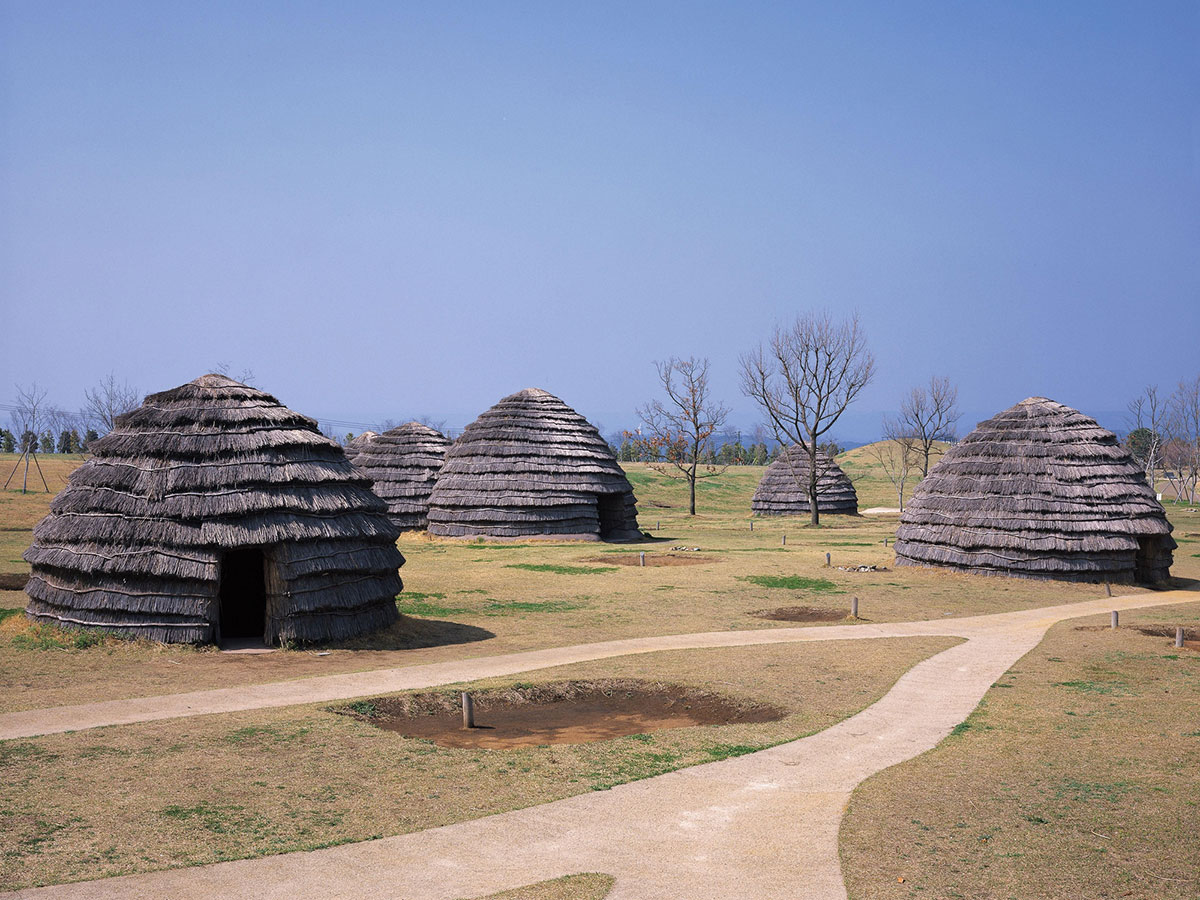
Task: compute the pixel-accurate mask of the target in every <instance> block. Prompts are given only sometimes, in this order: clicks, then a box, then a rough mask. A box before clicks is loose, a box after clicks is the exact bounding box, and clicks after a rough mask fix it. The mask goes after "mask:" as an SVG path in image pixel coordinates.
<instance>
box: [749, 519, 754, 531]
mask: <svg viewBox="0 0 1200 900" xmlns="http://www.w3.org/2000/svg"><path fill="white" fill-rule="evenodd" d="M750 530H751V531H753V530H754V520H753V519H751V520H750Z"/></svg>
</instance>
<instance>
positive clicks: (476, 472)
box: [429, 388, 641, 541]
mask: <svg viewBox="0 0 1200 900" xmlns="http://www.w3.org/2000/svg"><path fill="white" fill-rule="evenodd" d="M429 533H430V534H435V535H443V536H448V537H475V536H488V537H497V538H514V537H545V538H562V539H581V540H598V539H599V540H615V541H619V540H637V539H638V538H640V537H641V533H640V532H639V531H638V527H637V506H636V501H635V499H634V496H633V488H632V487H631V486H630V484H629V480H628V479H627V478H626V477H625V473H624V472H623V471H622V470H621V467H620V466H619V465H618V464H617V460H616V457H614V456H613V453H612V450H611V449H609V446H608V443H607V442H606V441H605V440H604V439H603V438H602V437H600V433H599V432H598V431H597V430H596V429H595V427H594V426H592V425H591V424H589V423H588V421H587V420H586V419H584V418H583V416H581V415H579V413H577V412H575V410H573V409H571V407H569V406H567V405H566V404H565V403H563V402H562V401H561V400H559V399H558V398H557V397H555V396H554V395H553V394H548V393H546V391H542V390H538V389H537V388H529V389H526V390H523V391H521V392H519V393H516V394H513V395H512V396H509V397H505V398H504V399H503V400H501V401H500V402H499V403H497V404H496V405H495V406H493V407H492V408H491V409H489V410H488V411H487V412H485V413H484V414H483V415H481V416H480V417H479V418H478V419H476V420H475V421H474V422H472V423H471V424H470V425H468V426H467V427H466V429H464V431H463V433H462V435H461V436H460V437H459V438H458V440H456V441H455V442H454V443H453V444H452V445H451V446H450V449H449V450H448V451H447V453H446V462H445V464H444V465H443V466H442V470H441V472H440V473H439V474H438V479H437V484H436V485H434V488H433V493H432V494H430V497H429Z"/></svg>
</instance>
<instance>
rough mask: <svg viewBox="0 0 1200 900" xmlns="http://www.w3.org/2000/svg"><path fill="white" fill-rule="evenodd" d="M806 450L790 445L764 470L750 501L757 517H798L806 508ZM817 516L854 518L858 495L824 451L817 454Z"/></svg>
mask: <svg viewBox="0 0 1200 900" xmlns="http://www.w3.org/2000/svg"><path fill="white" fill-rule="evenodd" d="M808 465H809V459H808V450H807V449H806V448H805V447H803V446H802V445H800V444H793V445H792V446H791V447H788V448H787V449H786V450H785V451H784V452H783V453H781V454H779V458H778V459H776V460H775V461H774V462H773V463H771V464H770V465H769V466H767V471H766V472H764V473H763V477H762V480H761V481H759V482H758V487H757V488H756V489H755V491H754V497H753V498H752V499H751V500H750V508H751V509H752V510H753V511H754V514H755V515H757V516H798V515H801V514H807V513H809V512H811V510H810V509H809V506H808ZM817 512H821V513H841V514H844V515H851V516H854V515H858V494H857V493H856V492H855V490H854V485H853V484H852V483H851V482H850V478H849V476H847V475H846V473H845V472H843V471H842V469H841V467H840V466H839V465H838V464H837V463H836V462H834V461H833V457H831V456H830V455H829V454H828V453H826V452H825V451H824V450H821V449H819V448H818V450H817Z"/></svg>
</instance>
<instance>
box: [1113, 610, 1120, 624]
mask: <svg viewBox="0 0 1200 900" xmlns="http://www.w3.org/2000/svg"><path fill="white" fill-rule="evenodd" d="M1120 620H1121V616H1120V614H1119V613H1118V612H1117V611H1116V610H1115V609H1114V610H1113V611H1112V627H1113V628H1116V627H1117V623H1118V622H1120Z"/></svg>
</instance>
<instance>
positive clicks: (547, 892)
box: [482, 872, 613, 900]
mask: <svg viewBox="0 0 1200 900" xmlns="http://www.w3.org/2000/svg"><path fill="white" fill-rule="evenodd" d="M612 886H613V878H612V876H611V875H600V874H598V873H595V872H588V873H585V874H583V875H568V876H567V877H566V878H555V879H554V880H553V881H542V882H540V883H538V884H531V885H527V886H526V887H520V888H516V889H514V890H511V891H501V892H500V893H499V894H489V895H488V896H487V897H484V898H482V900H603V898H604V897H607V896H608V892H609V891H610V890H612Z"/></svg>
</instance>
